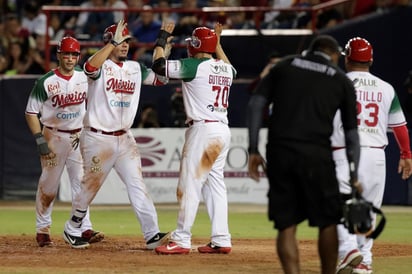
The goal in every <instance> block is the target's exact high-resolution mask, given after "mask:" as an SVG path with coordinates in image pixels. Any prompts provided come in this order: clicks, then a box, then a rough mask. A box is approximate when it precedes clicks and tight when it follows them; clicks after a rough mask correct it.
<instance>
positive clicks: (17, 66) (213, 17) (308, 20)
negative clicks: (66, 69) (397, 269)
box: [0, 0, 410, 75]
mask: <svg viewBox="0 0 412 274" xmlns="http://www.w3.org/2000/svg"><path fill="white" fill-rule="evenodd" d="M327 1H329V0H253V1H252V0H182V1H176V0H158V1H154V0H124V1H121V0H89V1H84V0H83V1H82V0H72V1H65V0H48V1H47V0H43V1H42V0H0V5H1V6H0V74H3V75H4V74H5V75H14V74H43V73H45V72H46V69H47V68H53V67H55V66H56V60H55V59H54V58H55V57H54V55H55V54H54V53H55V48H53V47H51V49H50V58H51V60H50V63H49V66H48V67H47V66H46V64H45V50H46V44H45V35H46V32H48V34H49V37H50V39H51V40H52V41H58V40H60V39H61V38H62V37H63V36H67V35H70V36H74V37H76V38H77V39H79V40H83V41H89V42H90V41H96V42H100V41H101V37H102V33H103V31H104V29H105V28H106V27H107V26H109V25H111V24H113V23H115V22H118V20H119V19H120V18H123V17H125V18H127V21H128V25H129V29H130V31H131V32H132V33H133V36H134V38H135V42H136V45H139V46H135V47H133V50H132V51H131V53H130V58H133V59H135V60H139V61H142V62H144V63H145V64H146V65H148V66H150V64H151V59H152V44H151V43H153V42H154V41H155V39H156V35H157V33H158V31H159V29H160V25H161V21H162V20H173V21H174V22H175V23H176V28H175V31H174V35H175V39H176V41H175V43H176V44H183V43H184V38H186V37H187V36H189V35H190V34H191V32H192V30H193V29H194V28H195V27H197V26H200V25H206V26H209V27H210V26H212V24H213V23H214V22H216V21H219V22H221V23H222V24H224V25H225V27H226V28H230V29H256V28H262V29H276V28H277V29H279V28H281V29H288V28H313V23H312V16H311V14H310V13H308V12H298V11H293V12H291V11H281V12H280V11H268V12H247V11H237V12H233V11H231V12H228V11H226V12H225V11H222V10H221V11H219V12H211V13H199V12H198V11H199V10H196V9H199V8H202V7H217V8H219V7H242V6H245V7H247V6H258V7H274V8H287V7H311V6H313V5H316V4H319V3H323V2H327ZM409 4H410V0H353V1H349V2H347V3H344V4H340V5H337V6H333V7H331V8H327V9H324V10H322V11H320V12H319V13H318V14H317V19H316V28H317V29H323V28H328V27H333V26H335V25H336V24H339V23H341V22H342V21H344V20H347V19H350V18H353V17H355V16H360V15H363V14H369V13H373V12H381V11H384V10H386V9H390V8H392V7H394V6H399V5H409ZM43 5H58V6H78V7H86V8H90V7H112V8H119V9H126V8H128V9H130V8H135V9H142V10H143V11H142V12H129V11H128V12H123V11H113V12H52V13H51V16H50V26H49V28H48V29H47V30H46V20H47V18H46V15H45V14H44V13H43V11H42V6H43ZM153 8H165V9H167V8H184V9H189V10H192V11H190V12H182V11H179V12H167V11H165V12H161V13H158V12H153ZM93 53H94V48H93V47H86V48H83V49H82V56H83V58H87V57H88V56H90V54H93ZM174 54H175V55H177V56H175V57H183V56H180V55H185V54H186V51H185V49H184V48H182V49H181V51H179V50H177V51H176V52H175V53H174ZM84 60H85V59H84ZM80 64H82V63H81V62H80Z"/></svg>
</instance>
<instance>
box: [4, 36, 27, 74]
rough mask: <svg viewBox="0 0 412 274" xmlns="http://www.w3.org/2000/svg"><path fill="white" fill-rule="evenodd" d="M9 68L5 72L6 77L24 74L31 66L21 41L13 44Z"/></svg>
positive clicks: (9, 52)
mask: <svg viewBox="0 0 412 274" xmlns="http://www.w3.org/2000/svg"><path fill="white" fill-rule="evenodd" d="M7 58H8V62H7V64H8V66H7V69H6V71H5V72H4V73H5V74H6V75H16V74H24V73H26V71H27V69H28V68H29V66H30V65H31V63H30V62H29V58H28V56H27V52H26V51H24V48H23V45H22V44H20V42H19V41H15V42H12V43H11V44H10V45H9V50H8V55H7Z"/></svg>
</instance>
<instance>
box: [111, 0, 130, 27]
mask: <svg viewBox="0 0 412 274" xmlns="http://www.w3.org/2000/svg"><path fill="white" fill-rule="evenodd" d="M107 6H108V7H111V8H114V9H127V8H128V7H127V4H126V3H125V2H124V1H121V0H107ZM125 17H126V16H125V12H123V11H113V20H114V22H116V23H117V22H119V21H120V20H121V19H123V18H125Z"/></svg>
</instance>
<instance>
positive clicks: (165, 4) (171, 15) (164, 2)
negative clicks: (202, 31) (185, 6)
mask: <svg viewBox="0 0 412 274" xmlns="http://www.w3.org/2000/svg"><path fill="white" fill-rule="evenodd" d="M154 7H156V8H162V9H168V8H171V7H172V6H171V4H170V0H159V1H157V4H156V5H154ZM178 18H179V15H178V14H177V13H175V12H166V11H165V12H162V13H160V14H157V18H156V20H158V21H164V22H174V23H176V22H177V19H178Z"/></svg>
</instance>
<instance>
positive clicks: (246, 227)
mask: <svg viewBox="0 0 412 274" xmlns="http://www.w3.org/2000/svg"><path fill="white" fill-rule="evenodd" d="M156 207H157V212H158V219H159V226H160V229H161V230H162V231H170V230H173V229H174V228H175V227H176V218H177V207H176V205H168V206H165V205H156ZM229 209H230V215H229V227H230V231H231V234H232V237H234V238H271V237H273V238H275V237H276V230H274V229H273V223H272V222H270V221H268V219H267V214H266V207H265V206H255V205H250V206H249V205H230V206H229ZM383 210H384V212H385V215H386V217H387V223H386V227H385V230H384V231H383V232H382V234H381V236H379V238H378V241H385V242H393V243H412V237H410V235H411V234H410V229H411V227H412V218H411V212H412V208H409V207H384V208H383ZM69 215H70V207H69V205H68V204H63V205H62V204H57V205H56V206H55V208H54V210H53V216H52V218H53V224H52V233H53V234H54V233H60V232H62V231H63V226H64V222H65V221H66V220H67V219H68V218H69V217H70V216H69ZM0 218H1V220H2V225H1V226H0V235H21V234H33V233H34V232H35V209H34V202H25V203H23V205H19V204H18V203H14V204H13V205H12V206H10V204H8V205H7V206H6V205H4V204H3V203H0ZM91 218H92V222H93V226H94V228H95V229H99V230H102V231H104V232H105V233H107V234H108V235H141V231H140V225H139V223H138V221H137V219H136V217H135V215H134V213H133V211H132V208H131V206H129V205H125V206H100V205H99V206H92V210H91ZM6 220H7V221H6ZM192 233H193V235H194V236H195V237H208V236H209V234H210V222H209V218H208V215H207V213H206V211H205V208H204V207H203V206H200V208H199V211H198V214H197V217H196V220H195V224H194V226H193V228H192ZM298 237H299V238H301V239H316V237H317V229H316V228H310V227H308V225H307V223H306V222H305V223H302V224H301V225H300V226H299V228H298Z"/></svg>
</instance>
